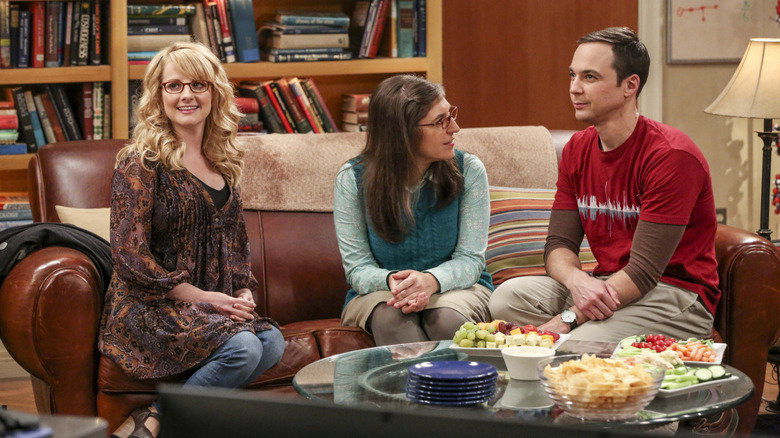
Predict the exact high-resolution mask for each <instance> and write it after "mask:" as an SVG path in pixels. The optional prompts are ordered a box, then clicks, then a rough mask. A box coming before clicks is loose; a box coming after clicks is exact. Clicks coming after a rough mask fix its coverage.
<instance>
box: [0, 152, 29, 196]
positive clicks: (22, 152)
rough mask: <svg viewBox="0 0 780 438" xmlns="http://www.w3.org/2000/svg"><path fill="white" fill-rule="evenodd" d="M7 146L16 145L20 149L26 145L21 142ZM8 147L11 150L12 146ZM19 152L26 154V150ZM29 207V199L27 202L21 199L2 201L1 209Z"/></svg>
mask: <svg viewBox="0 0 780 438" xmlns="http://www.w3.org/2000/svg"><path fill="white" fill-rule="evenodd" d="M6 146H16V147H17V149H18V147H19V146H24V145H23V144H21V143H19V144H13V145H6ZM0 149H2V146H0ZM6 149H7V150H10V149H11V148H6ZM17 153H21V154H24V153H26V152H17ZM6 155H10V154H6ZM29 209H30V202H29V201H27V202H24V201H19V202H5V201H0V210H29Z"/></svg>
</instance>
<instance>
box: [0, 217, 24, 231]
mask: <svg viewBox="0 0 780 438" xmlns="http://www.w3.org/2000/svg"><path fill="white" fill-rule="evenodd" d="M31 223H32V220H31V219H24V220H18V221H12V220H8V221H0V231H3V230H7V229H10V228H13V227H19V226H22V225H27V224H31Z"/></svg>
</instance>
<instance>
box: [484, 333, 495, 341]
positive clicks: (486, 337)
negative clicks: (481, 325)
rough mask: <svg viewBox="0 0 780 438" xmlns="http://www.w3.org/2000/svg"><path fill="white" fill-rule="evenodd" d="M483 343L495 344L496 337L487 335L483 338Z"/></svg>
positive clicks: (490, 334) (491, 334)
mask: <svg viewBox="0 0 780 438" xmlns="http://www.w3.org/2000/svg"><path fill="white" fill-rule="evenodd" d="M485 342H496V335H494V334H493V333H489V334H488V335H487V336H485Z"/></svg>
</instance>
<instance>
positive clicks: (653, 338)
mask: <svg viewBox="0 0 780 438" xmlns="http://www.w3.org/2000/svg"><path fill="white" fill-rule="evenodd" d="M645 341H646V342H650V343H652V342H653V341H655V336H653V335H647V336H645Z"/></svg>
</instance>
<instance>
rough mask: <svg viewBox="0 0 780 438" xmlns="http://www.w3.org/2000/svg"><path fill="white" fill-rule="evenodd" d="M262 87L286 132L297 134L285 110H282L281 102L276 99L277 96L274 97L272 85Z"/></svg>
mask: <svg viewBox="0 0 780 438" xmlns="http://www.w3.org/2000/svg"><path fill="white" fill-rule="evenodd" d="M262 87H263V92H264V93H265V95H266V97H267V98H268V101H269V102H270V103H271V105H272V106H273V108H274V111H276V114H277V115H278V116H279V121H281V123H282V127H283V128H284V130H285V132H288V133H293V132H295V130H294V129H293V128H292V126H291V125H290V122H289V121H288V120H287V117H286V116H285V114H284V110H283V109H282V107H281V105H279V101H278V100H277V99H276V95H274V92H273V90H272V89H271V85H270V83H269V82H265V83H263V84H262Z"/></svg>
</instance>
